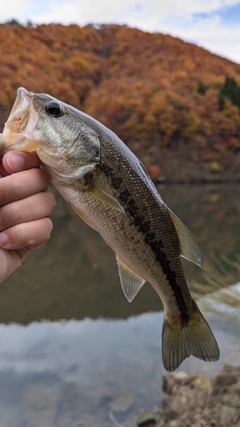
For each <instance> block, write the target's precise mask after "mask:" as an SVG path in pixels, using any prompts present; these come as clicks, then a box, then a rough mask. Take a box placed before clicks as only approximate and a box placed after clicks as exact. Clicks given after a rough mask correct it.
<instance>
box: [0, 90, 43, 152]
mask: <svg viewBox="0 0 240 427" xmlns="http://www.w3.org/2000/svg"><path fill="white" fill-rule="evenodd" d="M38 118H39V115H38V113H37V112H36V110H35V109H34V107H33V94H32V93H31V92H28V91H27V90H26V89H24V88H23V87H20V88H19V89H18V91H17V96H16V100H15V102H14V104H13V107H12V110H11V112H10V115H9V118H8V120H7V122H6V123H5V126H4V130H3V133H2V135H1V137H0V145H1V152H2V153H5V152H6V151H9V150H20V151H34V150H35V145H36V144H33V140H32V135H33V130H34V128H35V126H36V124H37V122H38Z"/></svg>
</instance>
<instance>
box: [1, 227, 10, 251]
mask: <svg viewBox="0 0 240 427" xmlns="http://www.w3.org/2000/svg"><path fill="white" fill-rule="evenodd" d="M7 243H8V236H7V233H5V232H4V231H3V232H2V233H0V247H1V248H3V247H4V246H6V245H7Z"/></svg>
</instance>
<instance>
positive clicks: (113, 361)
mask: <svg viewBox="0 0 240 427" xmlns="http://www.w3.org/2000/svg"><path fill="white" fill-rule="evenodd" d="M158 189H159V192H160V194H161V196H162V197H163V199H164V201H165V202H166V203H167V204H168V206H169V207H170V208H171V209H172V210H173V211H174V212H175V213H176V214H177V215H178V216H179V217H180V218H181V219H182V221H183V222H184V223H185V224H186V225H187V226H188V228H189V229H190V231H191V233H192V234H193V235H194V237H195V240H196V241H197V243H198V245H199V247H200V249H201V250H202V253H203V259H204V269H203V270H201V269H200V268H199V267H196V266H194V265H192V264H190V263H188V262H186V261H184V260H183V264H184V270H185V272H186V275H187V278H188V281H189V286H190V288H191V290H192V292H193V293H194V295H197V296H199V297H200V299H199V304H200V305H201V307H202V310H203V311H204V312H205V314H206V317H207V319H208V320H209V322H210V324H211V326H212V329H213V331H214V333H215V335H216V338H217V340H218V342H219V346H220V350H221V359H220V360H219V361H218V362H215V363H204V362H202V361H199V360H197V359H195V358H194V357H191V358H189V359H188V360H187V361H185V362H184V363H183V364H182V365H181V367H180V368H179V370H185V371H186V372H192V373H196V372H202V373H205V374H208V375H211V376H212V375H214V374H215V373H216V372H217V371H218V370H219V369H220V368H221V367H222V365H223V363H225V362H226V361H227V362H231V363H238V362H239V357H240V351H239V350H240V333H239V327H238V322H237V315H236V313H235V312H234V310H233V312H232V311H231V309H230V308H229V307H227V306H225V305H221V307H220V305H219V304H218V303H217V302H214V301H215V299H214V297H211V295H210V296H209V291H212V290H213V291H216V289H217V284H219V287H222V286H227V285H231V284H234V283H237V282H238V281H239V277H240V271H239V268H240V267H239V264H240V263H238V258H237V257H238V254H240V198H239V190H240V189H239V186H238V185H217V184H215V185H199V186H198V185H176V186H175V185H166V186H160V187H159V188H158ZM53 222H54V230H53V233H52V237H51V239H50V241H49V242H48V243H47V244H46V245H45V246H44V247H42V248H41V249H39V250H38V251H36V252H34V253H33V254H31V255H30V256H29V257H28V258H27V259H26V261H25V262H24V264H23V265H22V267H21V269H19V270H18V271H16V272H15V273H14V274H13V275H12V276H11V277H10V278H9V279H7V280H6V281H5V282H4V283H2V284H1V288H0V322H1V323H0V342H1V347H0V414H1V417H0V427H3V426H4V427H30V426H31V427H37V426H39V427H40V426H41V427H42V426H45V427H48V426H49V427H54V426H64V427H68V426H69V427H79V426H88V427H90V426H91V427H95V426H106V427H108V426H109V427H111V426H114V421H113V419H114V418H115V419H116V420H117V421H118V423H119V424H121V425H123V426H124V427H130V426H134V425H135V424H136V418H137V416H138V414H139V412H140V410H141V408H145V409H151V408H153V407H155V406H157V405H160V404H161V401H162V398H163V394H162V390H161V386H162V375H164V374H165V373H166V371H165V370H164V368H163V366H162V359H161V329H162V317H163V316H162V305H161V301H160V300H159V298H158V296H157V294H156V293H155V291H154V290H153V289H152V288H151V286H150V285H149V284H146V285H145V286H144V287H143V289H142V290H141V291H140V292H139V294H138V295H137V297H136V299H135V300H134V301H133V302H132V303H131V304H129V303H128V302H127V301H126V299H125V297H124V295H123V293H122V290H121V287H120V283H119V277H118V271H117V265H116V260H115V255H114V254H113V252H112V251H111V250H110V249H109V248H108V247H107V246H106V244H105V242H104V241H103V240H102V239H101V237H100V236H99V235H98V234H97V233H96V232H95V231H94V230H92V229H90V228H89V227H88V226H86V225H85V224H84V223H83V222H82V221H81V220H80V219H79V218H78V217H77V216H76V214H75V213H74V212H73V211H71V210H70V209H69V208H68V206H67V205H66V203H65V202H64V201H63V200H62V199H60V200H59V204H58V207H57V210H56V212H55V214H54V216H53ZM206 294H207V295H208V297H209V298H208V300H209V301H210V302H211V304H210V305H209V304H208V305H206V301H205V299H204V295H206ZM209 307H210V308H209ZM217 310H218V312H216V311H217ZM206 311H207V312H206ZM115 425H117V424H115Z"/></svg>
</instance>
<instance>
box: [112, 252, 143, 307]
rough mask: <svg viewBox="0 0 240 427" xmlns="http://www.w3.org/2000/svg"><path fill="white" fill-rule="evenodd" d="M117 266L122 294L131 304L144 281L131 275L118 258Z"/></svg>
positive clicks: (135, 275)
mask: <svg viewBox="0 0 240 427" xmlns="http://www.w3.org/2000/svg"><path fill="white" fill-rule="evenodd" d="M117 264H118V273H119V276H120V282H121V286H122V290H123V293H124V295H125V297H126V298H127V300H128V302H132V301H133V300H134V298H135V296H136V295H137V293H138V292H139V291H140V289H141V287H142V286H143V285H144V283H145V280H144V279H142V278H141V277H139V276H137V274H135V273H133V271H132V270H130V269H129V268H128V267H127V266H126V264H124V263H123V262H122V261H120V259H119V258H118V257H117Z"/></svg>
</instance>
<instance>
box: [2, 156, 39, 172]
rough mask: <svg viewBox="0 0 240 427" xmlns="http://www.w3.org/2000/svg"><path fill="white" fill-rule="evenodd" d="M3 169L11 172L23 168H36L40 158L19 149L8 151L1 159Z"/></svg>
mask: <svg viewBox="0 0 240 427" xmlns="http://www.w3.org/2000/svg"><path fill="white" fill-rule="evenodd" d="M2 164H3V167H4V169H5V170H6V171H7V172H8V173H10V174H12V173H16V172H19V171H23V170H28V169H32V168H37V167H39V166H40V164H41V163H40V160H39V158H38V156H37V155H36V154H35V153H24V152H20V151H9V152H8V153H6V154H4V156H3V159H2Z"/></svg>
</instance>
